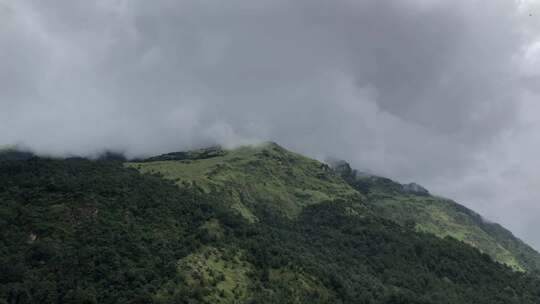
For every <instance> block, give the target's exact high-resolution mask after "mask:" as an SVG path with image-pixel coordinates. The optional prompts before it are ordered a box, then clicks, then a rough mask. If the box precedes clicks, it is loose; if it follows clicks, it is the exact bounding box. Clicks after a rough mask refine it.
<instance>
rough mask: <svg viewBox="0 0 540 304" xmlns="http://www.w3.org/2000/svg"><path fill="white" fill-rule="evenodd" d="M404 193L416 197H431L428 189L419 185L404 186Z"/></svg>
mask: <svg viewBox="0 0 540 304" xmlns="http://www.w3.org/2000/svg"><path fill="white" fill-rule="evenodd" d="M403 191H405V192H406V193H410V194H416V195H429V191H427V189H426V188H424V187H422V186H420V185H419V184H417V183H410V184H405V185H403Z"/></svg>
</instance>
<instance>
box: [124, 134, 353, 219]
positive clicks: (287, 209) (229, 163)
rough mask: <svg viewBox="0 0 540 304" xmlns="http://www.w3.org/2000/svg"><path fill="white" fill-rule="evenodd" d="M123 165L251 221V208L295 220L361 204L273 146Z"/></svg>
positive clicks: (328, 173) (333, 179) (322, 169)
mask: <svg viewBox="0 0 540 304" xmlns="http://www.w3.org/2000/svg"><path fill="white" fill-rule="evenodd" d="M126 166H128V167H131V168H136V169H138V170H140V171H141V172H142V173H159V174H161V175H162V176H163V177H165V178H167V179H170V180H173V181H175V182H176V184H177V185H184V186H186V185H187V186H192V187H196V188H198V189H201V191H203V192H205V193H219V195H222V196H223V197H224V199H223V201H224V202H226V203H228V202H230V203H231V204H230V207H232V208H233V209H235V210H237V211H238V212H239V213H240V214H241V215H242V216H244V217H245V218H247V219H248V220H250V221H252V222H253V221H256V220H257V218H256V216H255V215H254V209H255V208H257V207H261V206H264V207H265V208H270V209H272V210H273V211H274V212H278V213H280V214H282V215H284V216H287V217H294V216H296V215H298V213H299V212H300V211H301V210H302V208H303V207H305V206H308V205H311V204H316V203H320V202H324V201H337V200H341V201H360V200H361V195H360V194H359V192H357V191H356V190H354V189H353V188H352V187H351V186H349V185H348V184H347V183H345V182H344V181H343V180H342V179H341V178H339V177H338V176H337V175H336V174H334V173H333V172H332V170H331V169H330V168H329V167H328V166H327V165H325V164H322V163H320V162H317V161H315V160H312V159H309V158H307V157H305V156H302V155H299V154H296V153H292V152H289V151H287V150H285V149H283V148H282V147H280V146H278V145H277V144H275V143H264V144H260V145H257V146H245V147H241V148H237V149H234V150H222V149H220V148H210V149H202V150H198V151H191V152H189V153H171V154H165V155H162V156H158V157H153V158H150V159H148V160H145V161H142V162H130V163H127V164H126ZM261 202H263V203H262V204H261Z"/></svg>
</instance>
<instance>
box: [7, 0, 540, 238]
mask: <svg viewBox="0 0 540 304" xmlns="http://www.w3.org/2000/svg"><path fill="white" fill-rule="evenodd" d="M539 103H540V0H522V1H517V0H453V1H448V0H387V1H386V0H385V1H380V0H332V1H328V0H294V1H292V0H287V1H285V0H258V1H252V0H227V1H223V0H153V1H145V0H96V1H73V0H49V1H39V0H35V1H30V0H17V1H13V0H0V146H6V145H20V146H24V147H27V148H29V149H31V150H33V151H35V152H37V153H40V154H45V155H88V156H91V155H96V153H99V152H100V151H103V150H115V151H121V152H124V153H126V154H127V155H128V156H146V155H154V154H159V153H165V152H171V151H178V150H186V149H191V148H197V147H204V146H209V145H214V144H220V145H224V146H227V147H233V146H236V145H241V144H249V143H255V142H258V141H266V140H271V141H275V142H277V143H279V144H281V145H283V146H285V147H287V148H289V149H292V150H294V151H297V152H301V153H305V154H307V155H309V156H311V157H314V158H318V159H321V160H322V159H325V158H327V157H334V158H342V159H345V160H348V161H349V162H350V163H351V164H352V165H353V166H354V167H356V168H359V169H361V170H365V171H369V172H372V173H376V174H379V175H383V176H387V177H391V178H394V179H396V180H398V181H401V182H411V181H414V182H418V183H420V184H422V185H424V186H425V187H427V188H428V189H430V191H431V192H432V193H435V194H438V195H441V196H445V197H449V198H452V199H455V200H456V201H458V202H460V203H462V204H464V205H466V206H468V207H470V208H472V209H473V210H475V211H477V212H479V213H480V214H482V215H483V216H484V217H486V218H487V219H489V220H491V221H496V222H499V223H501V224H503V225H504V226H505V227H507V228H509V229H510V230H511V231H513V232H514V233H515V234H516V235H517V236H518V237H521V238H522V239H524V240H525V241H527V242H529V243H530V244H531V245H533V246H534V247H536V248H537V249H540V233H537V231H540V202H539V201H538V198H539V197H540V170H539V168H540V157H539V155H540V104H539Z"/></svg>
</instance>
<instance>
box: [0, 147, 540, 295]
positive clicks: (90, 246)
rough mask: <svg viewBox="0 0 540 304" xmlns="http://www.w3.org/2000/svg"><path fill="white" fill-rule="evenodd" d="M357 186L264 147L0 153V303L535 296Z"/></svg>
mask: <svg viewBox="0 0 540 304" xmlns="http://www.w3.org/2000/svg"><path fill="white" fill-rule="evenodd" d="M397 185H398V184H397V183H395V184H391V186H392V187H396V189H397V190H399V191H402V192H403V191H404V192H403V193H402V192H400V193H401V194H400V195H403V196H407V195H413V196H414V197H425V198H426V199H427V198H430V197H431V196H430V195H429V194H427V193H425V192H424V191H423V190H422V189H421V188H419V187H417V185H410V186H407V187H402V186H401V188H400V187H397ZM357 186H358V185H356V184H354V183H351V181H350V180H347V179H346V178H343V177H342V174H341V173H340V172H339V171H338V170H334V169H332V168H331V167H330V166H328V165H326V164H323V163H320V162H318V161H315V160H312V159H309V158H307V157H304V156H302V155H298V154H295V153H292V152H289V151H287V150H285V149H283V148H282V147H280V146H278V145H276V144H273V143H267V144H263V145H258V146H249V147H241V148H238V149H233V150H226V149H221V148H217V147H214V148H209V149H201V150H196V151H190V152H178V153H171V154H166V155H162V156H157V157H152V158H149V159H145V160H137V161H131V162H125V161H124V160H123V159H122V158H121V157H103V158H99V159H96V160H88V159H83V158H69V159H51V158H41V157H36V156H32V157H28V158H26V157H24V158H19V157H15V158H8V157H6V158H0V202H1V205H0V303H386V304H390V303H394V304H395V303H403V304H405V303H423V304H427V303H448V304H450V303H475V304H476V303H480V304H482V303H486V304H487V303H490V304H491V303H501V304H502V303H504V304H507V303H516V304H517V303H519V304H528V303H531V304H532V303H540V280H539V278H538V277H537V276H535V275H532V274H531V272H523V271H515V270H514V269H512V268H510V267H507V266H505V265H503V264H501V263H498V262H496V261H494V260H493V259H492V258H491V257H490V256H489V255H488V254H486V253H482V252H481V251H480V250H478V249H477V248H475V247H473V246H470V245H469V244H467V243H465V242H462V241H460V240H458V239H456V238H453V237H441V236H442V235H438V236H437V235H435V234H433V233H428V232H426V231H425V230H422V229H418V227H420V226H419V225H418V224H417V223H416V222H415V223H414V224H411V223H410V222H409V221H406V222H402V221H398V220H396V219H393V218H391V216H389V215H388V213H390V210H391V209H390V208H386V207H385V208H383V207H381V206H380V204H379V203H378V202H377V201H374V200H373V198H374V196H373V195H374V192H375V188H374V187H368V188H361V189H363V190H361V191H359V190H358V189H360V188H358V187H357ZM366 189H367V190H368V191H366ZM400 189H401V190H400ZM381 191H383V189H382V188H381ZM385 191H386V190H385ZM388 191H390V190H388ZM392 191H394V190H392ZM404 193H406V194H404ZM389 195H392V196H394V195H397V194H393V193H392V194H389ZM396 197H397V196H396ZM490 227H491V226H490ZM490 233H491V232H490ZM490 235H491V234H490ZM499 237H500V238H502V239H504V236H503V235H501V236H499ZM508 250H509V249H508Z"/></svg>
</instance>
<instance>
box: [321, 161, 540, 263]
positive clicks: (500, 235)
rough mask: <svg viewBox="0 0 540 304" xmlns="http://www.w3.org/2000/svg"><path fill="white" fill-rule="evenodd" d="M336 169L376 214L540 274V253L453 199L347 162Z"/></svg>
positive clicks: (334, 164)
mask: <svg viewBox="0 0 540 304" xmlns="http://www.w3.org/2000/svg"><path fill="white" fill-rule="evenodd" d="M331 165H332V167H333V168H334V170H335V171H336V172H337V173H338V174H339V175H340V176H341V177H343V179H344V180H345V181H347V182H348V183H349V184H350V185H351V186H352V187H353V188H355V189H357V190H358V191H360V192H361V193H362V194H364V195H365V196H366V198H367V201H368V202H370V205H371V206H373V208H374V209H375V210H376V213H377V214H379V215H382V216H383V217H385V218H388V219H390V220H392V221H395V222H397V223H400V224H402V225H409V226H413V227H414V229H416V230H417V231H423V232H427V233H431V234H434V235H436V236H439V237H446V236H450V237H453V238H455V239H458V240H460V241H463V242H465V243H467V244H469V245H471V246H473V247H476V248H478V249H479V250H480V251H482V252H485V253H486V254H488V255H490V256H491V257H492V258H493V259H494V260H495V261H498V262H500V263H504V264H506V265H508V266H510V267H512V268H513V269H515V270H518V271H534V272H538V271H540V254H538V252H536V251H535V250H534V249H532V248H531V247H530V246H528V245H527V244H525V243H524V242H523V241H521V240H520V239H518V238H516V237H515V236H514V235H512V233H511V232H510V231H508V230H506V229H504V228H503V227H502V226H500V225H499V224H496V223H491V222H489V221H486V220H485V219H483V218H482V217H481V216H480V215H479V214H477V213H476V212H474V211H472V210H469V209H467V208H466V207H464V206H462V205H460V204H458V203H456V202H454V201H452V200H449V199H445V198H441V197H437V196H433V195H431V194H430V193H429V192H428V191H427V190H426V189H425V188H423V187H422V186H420V185H418V184H415V183H411V184H405V185H402V184H400V183H397V182H395V181H393V180H390V179H388V178H384V177H380V176H375V175H371V174H366V173H363V172H359V171H357V170H353V169H351V167H350V165H349V164H348V163H346V162H344V161H337V162H332V164H331Z"/></svg>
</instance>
